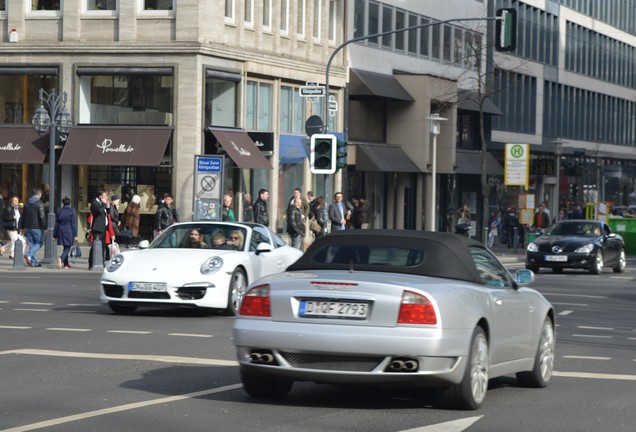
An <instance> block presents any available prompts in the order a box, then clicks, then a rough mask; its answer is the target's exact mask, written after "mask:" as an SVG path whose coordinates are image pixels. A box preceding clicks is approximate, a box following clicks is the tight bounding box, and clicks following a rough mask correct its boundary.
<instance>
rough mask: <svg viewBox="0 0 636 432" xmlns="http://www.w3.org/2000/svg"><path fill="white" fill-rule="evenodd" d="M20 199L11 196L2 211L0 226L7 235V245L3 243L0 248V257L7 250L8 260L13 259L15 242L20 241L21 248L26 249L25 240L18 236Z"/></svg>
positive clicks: (20, 214)
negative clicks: (0, 225) (0, 224)
mask: <svg viewBox="0 0 636 432" xmlns="http://www.w3.org/2000/svg"><path fill="white" fill-rule="evenodd" d="M19 203H20V199H19V198H18V197H17V196H16V195H13V196H12V197H11V199H10V200H9V203H8V204H7V205H6V206H5V207H4V210H3V211H2V226H3V227H4V229H5V231H6V232H7V234H9V239H10V240H11V241H10V242H9V243H5V244H4V245H3V246H0V255H3V254H4V253H5V252H6V250H7V249H9V250H10V252H9V258H11V259H13V252H14V250H15V242H16V240H17V239H20V240H21V241H22V246H23V247H26V239H25V238H24V237H22V236H21V235H20V229H19V228H20V217H21V216H22V213H21V212H20V207H19Z"/></svg>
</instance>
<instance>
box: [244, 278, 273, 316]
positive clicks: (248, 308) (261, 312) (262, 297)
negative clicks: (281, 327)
mask: <svg viewBox="0 0 636 432" xmlns="http://www.w3.org/2000/svg"><path fill="white" fill-rule="evenodd" d="M239 313H240V314H241V315H245V316H260V317H271V316H272V313H271V310H270V297H269V285H268V284H265V285H257V286H255V287H253V288H251V289H250V290H249V291H248V292H247V293H245V296H244V297H243V302H242V303H241V308H240V309H239Z"/></svg>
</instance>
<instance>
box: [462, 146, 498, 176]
mask: <svg viewBox="0 0 636 432" xmlns="http://www.w3.org/2000/svg"><path fill="white" fill-rule="evenodd" d="M482 156H485V158H486V174H488V175H491V176H502V175H503V174H504V169H503V167H502V166H501V164H500V163H499V162H497V159H495V158H494V157H493V155H491V154H490V153H486V154H485V155H484V154H483V153H482V152H476V151H460V150H457V152H456V153H455V165H456V169H455V174H481V159H482Z"/></svg>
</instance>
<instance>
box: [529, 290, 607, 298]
mask: <svg viewBox="0 0 636 432" xmlns="http://www.w3.org/2000/svg"><path fill="white" fill-rule="evenodd" d="M541 294H543V295H544V296H561V297H580V298H589V299H606V298H607V297H606V296H597V295H589V294H565V293H545V292H544V293H541Z"/></svg>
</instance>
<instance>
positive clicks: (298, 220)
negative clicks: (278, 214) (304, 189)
mask: <svg viewBox="0 0 636 432" xmlns="http://www.w3.org/2000/svg"><path fill="white" fill-rule="evenodd" d="M302 204H303V202H302V199H301V197H296V198H295V199H294V201H293V204H292V205H290V206H289V207H287V233H288V234H289V237H290V238H291V246H292V247H293V248H296V249H300V250H305V248H304V245H303V243H304V242H303V240H304V239H305V223H304V217H303V213H302V210H301V208H302Z"/></svg>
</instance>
